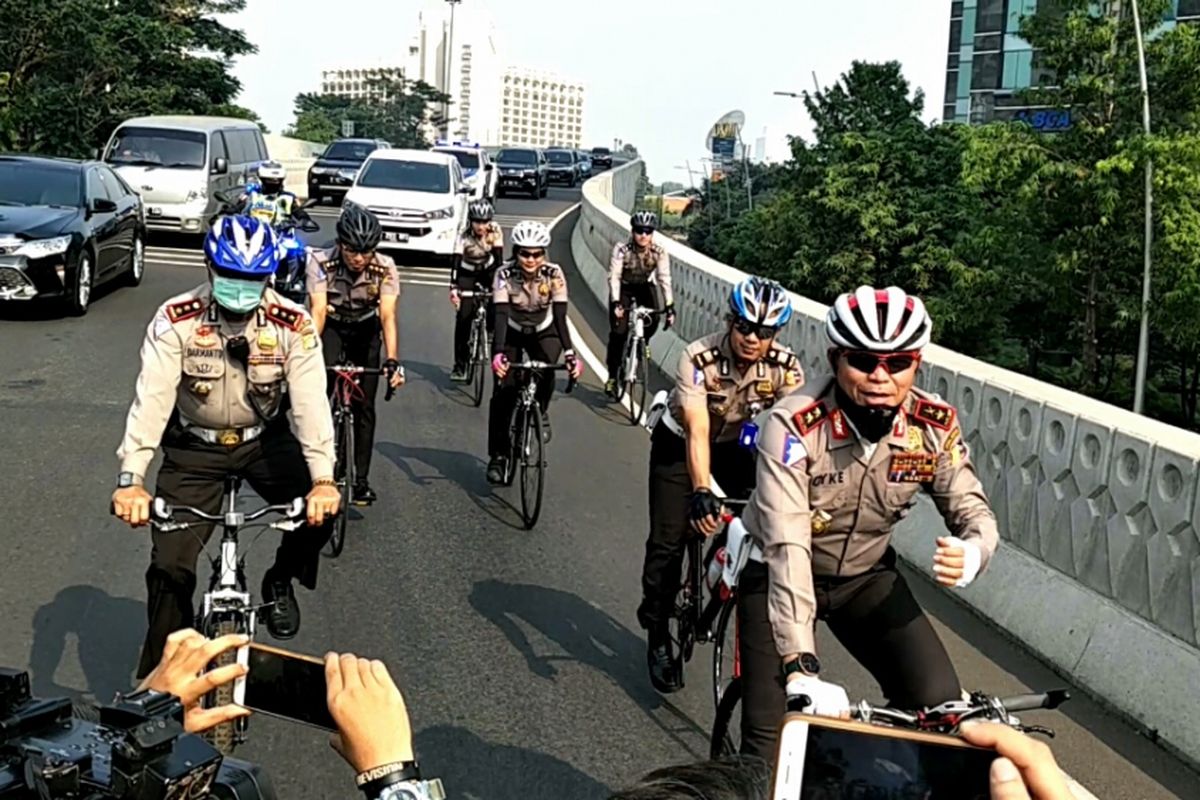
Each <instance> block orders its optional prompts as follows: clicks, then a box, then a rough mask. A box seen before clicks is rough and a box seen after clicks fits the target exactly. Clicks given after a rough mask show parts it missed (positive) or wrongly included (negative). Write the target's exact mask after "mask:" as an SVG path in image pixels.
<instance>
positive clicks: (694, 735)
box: [469, 580, 708, 759]
mask: <svg viewBox="0 0 1200 800" xmlns="http://www.w3.org/2000/svg"><path fill="white" fill-rule="evenodd" d="M469 601H470V603H471V606H472V607H473V608H474V609H475V610H476V611H478V612H479V613H480V615H481V616H483V617H484V618H485V619H487V620H489V621H490V622H491V623H492V624H494V625H495V626H496V627H497V628H499V629H500V630H501V631H502V632H503V633H504V635H505V636H506V637H507V638H508V640H509V642H511V643H512V645H513V647H515V648H516V649H517V650H518V651H519V652H520V653H521V655H523V656H524V657H525V661H526V663H527V664H528V665H529V671H530V672H532V673H533V674H534V675H536V676H538V677H539V678H544V679H546V680H551V681H553V680H556V679H557V676H558V669H557V667H555V665H554V662H557V661H574V662H578V663H581V664H586V665H587V666H589V667H592V668H593V669H595V670H597V671H599V672H602V673H604V674H605V675H607V676H608V677H609V678H610V679H611V680H612V682H613V683H615V684H616V685H617V686H619V687H620V688H621V689H622V690H623V691H624V692H625V693H626V694H627V695H629V698H630V699H631V700H632V701H633V702H634V703H636V704H637V705H638V707H640V708H641V709H642V710H643V711H645V712H646V715H647V716H648V717H650V719H651V720H653V721H654V723H655V724H656V725H658V726H659V727H660V728H661V729H662V730H663V732H665V733H666V734H667V735H669V736H670V737H671V738H673V739H675V740H676V741H677V742H678V743H679V744H680V745H681V746H682V747H684V748H685V749H687V750H688V751H689V752H691V753H692V754H693V755H694V756H695V757H697V758H701V759H702V758H705V757H706V755H705V754H706V751H707V743H708V732H707V731H706V730H704V729H703V728H701V727H700V726H699V725H697V724H696V723H695V722H694V721H693V720H691V719H690V718H689V717H688V716H687V715H686V714H685V713H684V712H682V711H680V710H679V709H677V708H676V707H675V706H673V705H672V704H671V703H669V702H667V701H666V700H664V699H663V698H662V697H661V696H660V695H659V694H658V692H656V691H654V689H653V688H652V687H651V686H650V682H649V679H648V678H647V676H646V671H645V663H646V643H645V641H643V639H642V638H641V637H640V636H638V635H637V634H635V633H634V632H633V631H631V630H629V629H628V628H626V627H625V626H623V625H621V623H619V622H617V621H616V620H615V619H613V618H612V617H611V616H609V615H608V614H607V613H606V612H605V611H604V610H603V609H601V608H599V607H598V606H594V605H592V604H591V603H588V602H587V601H585V600H583V599H582V598H580V597H579V596H577V595H574V594H570V593H568V592H563V591H560V590H558V589H550V588H547V587H545V586H534V585H531V584H517V583H505V582H503V581H497V580H488V581H480V582H478V583H476V584H475V586H474V588H473V589H472V590H471V596H470V598H469ZM518 620H519V621H521V622H523V623H524V624H525V625H528V626H530V627H532V628H534V629H536V630H537V631H539V632H540V633H541V634H542V635H543V636H545V637H546V638H547V639H549V640H550V641H552V642H554V643H555V644H556V645H558V647H559V648H560V649H561V650H562V652H561V653H554V654H541V653H539V652H537V650H536V649H535V647H534V644H533V642H531V641H530V640H529V637H528V636H526V635H525V631H524V630H522V627H521V625H519V624H518Z"/></svg>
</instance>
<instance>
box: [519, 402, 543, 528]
mask: <svg viewBox="0 0 1200 800" xmlns="http://www.w3.org/2000/svg"><path fill="white" fill-rule="evenodd" d="M521 440H522V447H521V518H522V519H523V520H524V522H525V530H532V529H533V526H534V525H536V524H537V521H538V517H539V516H541V513H542V490H543V489H544V488H545V483H546V459H545V453H544V452H543V449H542V448H543V447H544V446H545V444H544V442H543V441H542V409H541V406H539V405H538V404H537V403H534V404H533V406H532V408H531V409H530V410H529V412H528V413H527V414H526V416H525V424H524V425H523V426H522V431H521ZM535 482H536V483H535ZM531 484H534V485H533V486H531Z"/></svg>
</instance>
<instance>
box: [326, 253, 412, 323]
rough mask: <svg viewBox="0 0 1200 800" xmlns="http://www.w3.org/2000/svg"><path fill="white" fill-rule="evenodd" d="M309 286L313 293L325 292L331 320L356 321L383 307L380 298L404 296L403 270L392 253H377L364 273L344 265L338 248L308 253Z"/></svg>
mask: <svg viewBox="0 0 1200 800" xmlns="http://www.w3.org/2000/svg"><path fill="white" fill-rule="evenodd" d="M305 280H306V284H305V285H306V286H307V287H308V293H309V294H321V293H322V292H324V293H325V294H326V296H327V302H328V303H329V317H330V319H334V320H338V321H343V322H356V321H358V320H361V319H366V318H367V317H369V316H371V314H373V313H374V312H375V311H376V310H378V308H379V298H380V297H384V296H393V297H399V296H400V273H399V272H398V271H397V270H396V262H395V261H393V260H392V258H391V256H385V255H383V254H382V253H376V254H375V258H374V260H373V261H372V262H371V263H370V264H368V265H367V268H366V269H364V270H363V271H362V272H354V271H353V270H351V269H350V268H349V267H346V266H344V265H343V264H342V261H341V255H340V254H339V253H338V250H337V248H336V247H331V248H329V249H328V250H313V251H310V252H309V254H308V265H307V277H306V279H305Z"/></svg>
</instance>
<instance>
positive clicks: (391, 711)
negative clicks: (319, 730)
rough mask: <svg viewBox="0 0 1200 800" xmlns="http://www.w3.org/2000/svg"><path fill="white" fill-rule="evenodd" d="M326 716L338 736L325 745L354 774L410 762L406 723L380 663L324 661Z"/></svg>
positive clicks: (329, 657) (332, 657) (333, 656)
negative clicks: (345, 762) (349, 767)
mask: <svg viewBox="0 0 1200 800" xmlns="http://www.w3.org/2000/svg"><path fill="white" fill-rule="evenodd" d="M325 683H326V687H327V701H328V703H329V713H330V714H332V715H333V720H334V722H336V723H337V726H338V730H339V731H340V734H338V735H335V736H334V737H333V740H332V741H331V742H330V744H332V745H333V748H334V749H335V750H337V751H338V753H340V754H341V756H342V758H344V759H346V761H347V763H349V764H350V766H351V767H353V768H354V771H355V772H366V771H367V770H369V769H373V768H375V767H381V766H383V765H384V764H391V763H394V762H397V761H412V760H414V759H413V744H412V723H411V722H409V719H408V709H407V708H406V707H405V705H404V697H403V696H402V695H401V694H400V690H399V689H397V688H396V684H395V683H394V682H393V681H392V676H391V675H389V674H388V670H387V667H386V666H384V664H383V662H382V661H371V660H369V659H366V658H358V657H357V656H354V655H350V654H349V653H347V654H345V655H341V656H339V655H338V654H337V653H327V654H326V655H325Z"/></svg>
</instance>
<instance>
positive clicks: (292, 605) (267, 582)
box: [262, 572, 300, 639]
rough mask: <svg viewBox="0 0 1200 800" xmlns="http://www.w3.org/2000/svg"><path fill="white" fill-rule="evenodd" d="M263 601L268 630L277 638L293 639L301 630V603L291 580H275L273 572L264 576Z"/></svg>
mask: <svg viewBox="0 0 1200 800" xmlns="http://www.w3.org/2000/svg"><path fill="white" fill-rule="evenodd" d="M262 597H263V602H264V603H266V604H268V605H267V608H266V609H265V610H266V616H267V630H268V631H270V632H271V635H272V636H274V637H275V638H276V639H291V638H292V637H293V636H295V635H296V632H297V631H299V630H300V604H299V603H297V602H296V592H295V591H294V590H293V589H292V582H291V581H281V580H273V579H272V577H271V573H270V572H268V573H267V574H266V575H264V576H263V585H262Z"/></svg>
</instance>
